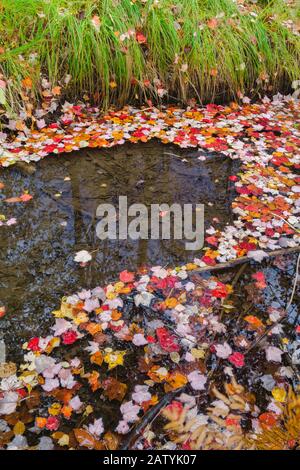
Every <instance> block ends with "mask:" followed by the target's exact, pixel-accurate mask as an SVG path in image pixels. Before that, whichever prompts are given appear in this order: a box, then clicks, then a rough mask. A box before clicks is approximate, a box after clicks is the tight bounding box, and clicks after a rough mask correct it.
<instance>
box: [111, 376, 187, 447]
mask: <svg viewBox="0 0 300 470" xmlns="http://www.w3.org/2000/svg"><path fill="white" fill-rule="evenodd" d="M185 388H186V385H185V386H184V387H180V388H177V389H176V390H173V391H172V392H169V393H166V395H164V396H163V398H162V399H161V400H160V401H159V402H158V403H157V404H156V405H154V406H153V407H152V408H151V409H150V410H149V411H148V412H147V413H146V414H145V415H144V416H143V418H142V419H141V421H140V422H139V424H138V425H137V426H135V427H134V428H133V429H132V431H131V432H130V433H129V436H128V437H127V439H126V440H125V441H124V442H123V444H122V446H121V447H120V450H129V449H131V447H132V446H133V445H134V443H135V442H136V440H137V439H138V437H139V436H140V435H141V434H143V431H144V430H145V428H146V427H147V426H148V424H149V423H150V422H152V421H154V419H155V418H156V417H157V416H158V415H159V413H160V411H161V409H162V408H163V407H164V406H166V405H168V404H169V403H170V401H171V400H172V399H173V398H175V397H176V395H178V393H180V392H183V391H184V389H185Z"/></svg>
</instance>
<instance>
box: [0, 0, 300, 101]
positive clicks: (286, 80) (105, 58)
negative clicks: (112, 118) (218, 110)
mask: <svg viewBox="0 0 300 470" xmlns="http://www.w3.org/2000/svg"><path fill="white" fill-rule="evenodd" d="M287 3H288V5H287ZM290 3H291V2H284V1H283V0H274V1H259V2H258V4H257V5H256V6H253V3H251V2H246V1H245V2H244V4H245V5H246V6H247V4H248V5H252V6H251V8H249V10H247V9H244V10H242V9H241V8H239V7H238V5H237V4H238V2H234V1H233V0H180V1H179V0H157V1H155V0H145V1H140V0H136V1H134V0H132V1H130V0H2V1H1V3H0V47H2V49H1V53H0V72H1V73H2V74H3V78H4V80H5V81H6V82H7V88H6V104H5V106H6V108H9V109H14V110H17V109H18V107H19V106H20V105H21V104H22V80H23V79H24V78H26V77H30V78H31V79H32V80H33V87H32V91H31V94H32V96H31V97H30V99H31V100H32V101H33V102H34V105H37V104H38V102H39V101H40V98H41V92H42V88H41V76H43V77H46V78H47V79H49V80H50V81H51V84H52V85H53V86H54V85H58V84H63V83H64V79H65V77H66V75H67V74H70V75H71V80H70V82H69V84H68V85H67V86H66V87H64V88H63V95H62V98H67V99H69V100H71V101H77V100H79V99H81V98H82V97H83V96H84V95H85V94H88V95H89V96H90V99H91V100H92V101H93V102H95V103H97V104H99V105H101V106H102V107H103V108H106V107H108V106H109V105H111V104H116V105H118V106H121V105H123V104H126V103H128V102H135V101H137V100H139V101H144V100H145V99H147V98H150V99H152V100H153V101H155V102H157V101H159V97H158V96H157V85H156V84H155V83H157V80H158V79H159V80H160V81H161V82H162V84H163V87H164V88H165V89H167V91H168V95H167V96H166V98H165V99H168V96H169V98H170V97H175V98H176V99H178V100H180V101H183V102H187V101H188V100H189V99H190V98H196V99H197V100H198V101H199V100H200V101H201V102H211V101H225V100H228V99H232V98H236V97H237V96H238V95H239V94H240V93H245V94H251V95H257V94H258V93H262V94H264V93H265V92H266V91H267V92H270V93H275V92H277V91H286V90H287V89H288V86H289V85H290V84H291V82H292V80H295V79H300V37H299V36H298V35H296V34H294V33H293V31H291V29H290V28H288V27H287V23H286V21H287V20H292V21H298V22H299V20H300V13H299V11H300V7H299V4H300V3H299V2H298V7H296V6H292V5H290ZM295 3H296V2H295ZM251 11H252V12H253V11H254V12H255V15H256V16H254V15H253V14H251ZM94 15H97V16H99V18H100V21H101V24H100V27H99V30H97V29H96V28H95V26H94V25H93V23H92V21H91V19H92V18H93V17H94ZM216 17H217V22H218V24H217V26H216V27H214V28H213V27H209V26H208V25H207V23H208V22H209V21H210V20H211V19H212V18H216ZM129 30H133V31H140V32H142V33H143V34H144V35H145V36H146V38H147V43H146V44H139V42H138V41H137V40H136V39H135V36H133V37H132V38H131V39H127V40H125V41H123V42H122V41H120V34H123V33H125V32H127V31H129ZM185 64H186V65H185ZM185 68H186V70H185ZM148 81H149V82H148ZM111 82H116V84H117V87H116V88H112V86H111V85H110V83H111ZM149 83H150V84H149ZM23 91H24V90H23ZM23 98H24V97H23ZM171 99H172V98H171Z"/></svg>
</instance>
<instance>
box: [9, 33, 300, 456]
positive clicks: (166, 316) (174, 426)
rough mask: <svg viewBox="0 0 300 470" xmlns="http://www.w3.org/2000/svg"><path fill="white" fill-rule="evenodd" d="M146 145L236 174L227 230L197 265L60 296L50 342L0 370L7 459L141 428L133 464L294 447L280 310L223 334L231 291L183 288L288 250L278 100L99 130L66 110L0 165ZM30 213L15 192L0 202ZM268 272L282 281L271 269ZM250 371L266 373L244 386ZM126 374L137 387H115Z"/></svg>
mask: <svg viewBox="0 0 300 470" xmlns="http://www.w3.org/2000/svg"><path fill="white" fill-rule="evenodd" d="M141 40H142V38H141ZM153 137H156V138H159V139H160V140H161V141H162V142H163V143H170V142H172V143H175V144H178V145H179V146H181V147H184V148H185V147H189V146H192V147H199V148H203V149H210V150H215V151H218V152H220V154H224V155H226V156H229V157H230V158H233V159H237V158H238V159H240V160H241V162H242V167H241V172H240V173H239V174H238V175H237V176H234V175H232V177H230V181H231V182H232V183H234V186H235V190H236V192H237V196H236V198H235V200H234V202H233V204H232V206H233V211H234V213H235V215H236V218H235V220H234V222H233V224H232V225H231V226H227V227H226V228H225V229H224V230H223V231H219V230H216V229H214V228H213V227H210V229H209V230H208V231H207V235H208V237H207V238H206V242H207V244H208V245H209V246H208V247H206V249H205V254H204V256H203V257H202V258H200V259H195V260H194V262H191V263H188V264H186V265H184V266H180V267H176V268H168V267H162V266H156V267H152V268H141V269H140V270H139V271H137V272H129V271H127V270H125V271H123V272H121V273H120V276H119V279H118V280H117V281H115V282H112V283H109V284H107V285H105V286H102V287H100V286H99V287H95V288H94V289H91V290H86V291H80V292H77V293H76V294H74V295H72V296H67V297H64V298H63V299H62V303H61V307H60V309H59V310H56V311H55V312H53V315H54V322H53V326H52V327H51V329H50V331H49V333H48V335H47V336H44V337H40V336H36V337H33V338H32V339H31V340H30V341H28V342H27V343H25V344H24V345H23V350H24V361H23V362H22V363H21V364H20V365H19V366H18V367H17V366H16V365H15V364H14V363H3V364H1V369H0V374H1V375H0V377H1V382H0V415H1V419H0V445H1V446H2V447H4V448H7V449H27V448H29V449H33V448H35V449H36V448H38V449H53V448H58V447H63V448H70V449H74V448H88V449H97V450H101V449H116V448H119V447H120V446H121V445H122V442H123V440H124V438H125V437H126V436H127V435H130V433H131V432H133V431H134V428H135V426H136V425H137V424H138V423H139V422H141V420H143V419H145V420H146V421H145V422H146V424H147V426H146V427H145V429H144V431H143V432H142V433H140V435H139V436H137V439H136V442H135V443H134V446H136V447H137V448H139V449H148V448H160V449H176V448H180V449H217V448H222V449H240V448H247V449H248V448H270V447H271V448H272V446H273V447H274V446H275V444H274V438H273V437H272V436H273V435H272V431H273V430H274V433H275V431H276V432H277V433H278V432H279V431H278V429H279V430H280V433H281V441H280V442H281V444H280V445H281V446H282V448H287V449H289V448H297V446H298V445H299V432H298V434H296V437H295V426H294V424H293V426H294V427H292V425H291V423H294V422H295V420H296V422H297V419H298V417H299V408H300V406H299V403H300V397H299V394H298V395H297V386H298V382H299V377H298V375H297V374H296V372H295V367H296V366H297V364H299V362H298V358H299V357H300V354H299V350H300V346H299V324H298V323H299V320H296V322H297V323H295V325H294V329H293V331H292V333H291V332H289V337H287V336H284V331H285V330H284V327H285V325H284V323H283V322H282V319H284V318H287V314H288V313H289V312H288V309H286V310H285V309H283V310H280V309H279V308H278V307H277V308H276V307H270V308H269V312H268V316H267V317H266V316H264V317H263V318H259V317H258V316H257V315H255V314H254V312H252V311H251V309H250V311H249V313H248V315H245V316H244V317H242V318H240V317H239V321H238V325H237V327H236V328H235V329H233V330H232V331H231V329H230V327H231V319H229V321H228V316H230V315H233V314H232V308H233V309H236V306H235V305H233V303H232V301H231V295H232V294H233V293H234V286H232V285H231V284H230V283H228V282H226V281H223V280H222V276H219V277H217V276H212V275H207V274H205V275H200V274H195V273H196V272H197V270H199V268H203V267H205V266H208V267H209V266H215V265H216V264H217V263H222V262H224V261H225V262H226V261H228V260H233V259H236V258H239V257H242V256H245V255H248V256H249V257H250V258H253V260H254V261H255V262H261V261H262V260H263V259H264V258H266V257H267V256H268V251H271V250H275V249H279V248H293V247H297V246H298V244H299V230H298V228H297V223H298V219H297V214H298V213H299V197H298V193H299V177H298V176H297V174H296V171H297V170H298V169H299V150H298V148H299V143H300V134H299V104H298V103H297V102H295V101H292V100H290V99H286V98H283V97H280V96H279V97H275V98H274V99H273V101H271V100H269V99H265V100H264V101H263V102H262V103H260V104H255V105H252V104H248V103H245V104H244V105H243V106H238V105H230V106H226V107H222V106H217V105H208V106H207V107H206V108H201V109H200V108H199V109H193V108H191V109H189V110H180V109H178V108H169V109H165V110H157V109H155V108H152V109H150V110H144V111H143V110H140V111H138V110H134V109H133V108H130V107H128V108H125V109H124V110H122V111H120V112H115V111H111V112H109V113H108V115H107V116H105V117H102V118H99V117H98V111H97V110H95V109H85V108H84V107H83V106H77V107H74V106H73V105H68V104H66V106H65V114H64V115H63V116H62V117H61V118H60V120H59V121H58V123H57V124H55V123H54V124H52V125H50V126H49V127H43V129H42V131H41V132H37V131H32V132H31V133H30V134H26V138H25V137H24V134H23V133H22V131H20V132H19V133H18V134H17V135H16V137H15V138H14V139H12V140H6V141H4V142H3V149H2V155H1V163H2V165H3V166H4V167H5V166H9V165H11V164H13V163H15V162H17V161H18V160H22V161H25V162H30V161H37V160H39V159H40V158H43V157H44V156H46V155H47V154H52V153H54V154H55V153H63V152H70V151H72V150H75V149H80V148H84V147H87V146H89V147H110V146H113V145H118V144H122V143H124V142H125V141H126V140H129V141H130V142H133V143H134V142H139V141H142V142H146V141H148V140H149V139H151V138H153ZM199 156H200V158H202V156H201V155H199ZM0 188H1V191H3V189H4V188H5V186H4V184H3V183H2V184H1V186H0ZM31 198H32V196H31V195H29V194H27V193H24V194H23V195H21V196H12V198H7V199H6V202H12V203H19V202H22V203H28V202H29V201H30V200H31ZM11 199H13V200H11ZM7 225H8V224H7ZM91 259H92V255H91V254H90V253H89V252H88V251H86V250H82V251H80V252H78V253H76V255H75V261H76V262H78V263H80V264H81V266H82V267H83V268H85V267H86V266H87V265H88V263H89V262H90V261H91ZM274 263H275V265H276V264H277V265H278V266H280V269H283V270H285V269H287V268H286V265H285V263H284V261H283V260H282V259H278V258H275V260H274ZM297 269H298V265H297ZM267 285H268V281H267V276H266V273H265V272H264V271H263V270H262V269H260V270H259V271H257V272H256V273H254V274H252V276H251V280H250V281H249V284H248V285H247V286H246V287H247V292H248V294H247V295H248V297H249V299H251V298H252V301H254V302H255V298H256V299H257V301H260V299H261V297H262V296H263V293H264V290H265V289H266V288H267ZM296 285H297V273H296V274H295V286H296ZM294 293H295V292H294V291H293V294H294ZM287 305H288V307H290V306H291V305H292V302H290V303H289V304H287ZM1 308H2V310H3V309H4V307H1ZM254 310H255V309H254V308H253V311H254ZM224 312H225V314H224ZM228 312H229V313H228ZM259 343H260V346H261V347H257V348H255V347H254V348H253V349H252V347H253V345H258V344H259ZM262 354H263V359H262ZM259 360H260V361H261V362H262V363H263V364H264V367H263V368H262V367H260V371H259V372H254V369H253V364H256V363H257V361H259ZM133 364H134V367H135V368H136V369H137V371H138V374H137V376H136V380H138V383H126V380H125V378H126V371H127V368H130V367H132V365H133ZM262 369H265V370H262ZM241 374H242V375H241ZM245 375H246V376H247V377H248V378H249V379H250V381H252V382H253V384H257V383H259V384H261V385H260V395H259V396H258V395H257V396H256V395H255V393H254V390H255V387H256V386H257V385H255V386H254V385H253V390H247V389H246V385H245V381H244V380H243V376H245ZM129 376H130V374H129ZM121 377H123V378H122V379H121ZM220 377H222V379H220ZM248 385H249V384H248ZM292 386H293V388H294V390H295V391H294V392H293V391H292ZM86 390H88V393H86ZM176 390H178V396H177V397H176V398H175V399H172V401H171V403H169V404H168V405H167V406H164V407H163V410H161V411H160V412H159V413H158V414H159V416H156V417H155V418H156V419H154V420H153V422H151V423H148V422H147V413H148V412H149V410H151V408H153V407H155V406H156V405H158V404H159V402H160V400H161V399H162V397H163V396H166V394H168V393H169V392H174V391H175V392H176ZM107 402H108V403H112V406H113V408H112V409H113V410H114V416H113V418H112V419H110V421H108V420H107V417H106V415H105V413H104V412H103V413H101V409H102V408H103V410H104V409H105V407H107ZM99 404H100V406H99ZM298 422H299V420H298ZM157 426H158V427H159V429H160V432H159V433H157V432H156V430H157ZM297 426H298V425H297ZM298 427H299V426H298ZM297 429H298V428H297ZM275 447H276V446H275Z"/></svg>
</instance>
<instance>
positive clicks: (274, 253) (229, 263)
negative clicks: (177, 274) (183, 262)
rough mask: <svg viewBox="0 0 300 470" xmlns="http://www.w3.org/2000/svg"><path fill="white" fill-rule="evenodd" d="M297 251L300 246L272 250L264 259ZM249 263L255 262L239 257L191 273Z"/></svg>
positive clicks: (248, 258)
mask: <svg viewBox="0 0 300 470" xmlns="http://www.w3.org/2000/svg"><path fill="white" fill-rule="evenodd" d="M299 251H300V246H295V247H292V248H283V249H280V250H274V251H270V252H268V253H267V255H268V256H266V259H267V258H274V257H275V256H280V255H288V254H290V253H298V252H299ZM250 261H255V260H254V259H253V258H250V257H249V256H241V257H240V258H237V259H234V260H231V261H227V262H226V263H218V264H216V265H215V266H204V267H203V268H198V269H193V270H192V271H191V272H196V273H204V272H209V271H219V270H221V269H227V268H232V267H233V266H236V265H237V264H243V263H249V262H250Z"/></svg>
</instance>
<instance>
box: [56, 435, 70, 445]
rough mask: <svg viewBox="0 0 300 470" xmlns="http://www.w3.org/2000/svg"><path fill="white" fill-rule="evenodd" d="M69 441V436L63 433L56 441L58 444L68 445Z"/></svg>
mask: <svg viewBox="0 0 300 470" xmlns="http://www.w3.org/2000/svg"><path fill="white" fill-rule="evenodd" d="M69 442H70V438H69V436H68V434H63V436H62V437H61V438H60V439H58V441H57V443H58V444H59V445H60V446H68V445H69Z"/></svg>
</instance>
